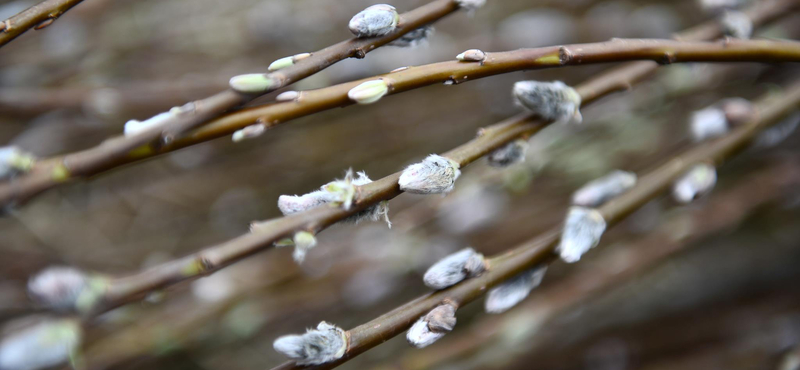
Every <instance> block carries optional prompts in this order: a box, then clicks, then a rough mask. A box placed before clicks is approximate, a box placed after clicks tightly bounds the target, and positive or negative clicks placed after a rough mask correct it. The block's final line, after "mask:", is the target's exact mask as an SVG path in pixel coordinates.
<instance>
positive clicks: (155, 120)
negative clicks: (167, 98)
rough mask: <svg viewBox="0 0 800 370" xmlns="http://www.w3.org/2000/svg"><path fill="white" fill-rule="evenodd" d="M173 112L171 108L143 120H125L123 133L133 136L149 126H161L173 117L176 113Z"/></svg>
mask: <svg viewBox="0 0 800 370" xmlns="http://www.w3.org/2000/svg"><path fill="white" fill-rule="evenodd" d="M179 109H180V108H179ZM173 112H175V111H172V110H171V111H170V112H162V113H159V114H156V115H155V116H152V117H150V118H148V119H146V120H144V121H137V120H135V119H132V120H130V121H128V122H125V128H124V134H125V136H133V135H136V134H138V133H140V132H143V131H146V130H148V129H150V128H153V127H159V126H163V125H164V124H166V123H167V121H169V120H170V119H171V118H173V117H175V115H176V113H173Z"/></svg>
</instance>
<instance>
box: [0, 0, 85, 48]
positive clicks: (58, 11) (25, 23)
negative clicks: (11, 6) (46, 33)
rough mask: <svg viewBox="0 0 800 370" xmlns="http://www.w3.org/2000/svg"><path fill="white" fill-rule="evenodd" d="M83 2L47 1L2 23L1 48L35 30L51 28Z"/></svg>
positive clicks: (67, 0) (78, 0)
mask: <svg viewBox="0 0 800 370" xmlns="http://www.w3.org/2000/svg"><path fill="white" fill-rule="evenodd" d="M82 1H83V0H45V1H42V2H41V3H39V4H36V5H34V6H32V7H30V8H28V9H25V11H23V12H22V13H19V14H17V15H15V16H13V17H11V18H8V19H6V20H5V21H3V23H0V47H2V46H3V45H5V44H7V43H9V42H11V40H13V39H15V38H16V37H17V36H19V35H21V34H23V33H25V31H27V30H29V29H31V28H33V29H36V30H40V29H42V28H45V27H47V26H49V25H50V24H51V23H53V21H55V20H56V19H57V18H58V17H60V16H61V15H62V14H64V13H66V12H67V10H70V9H71V8H72V7H73V6H75V5H78V4H80V3H81V2H82Z"/></svg>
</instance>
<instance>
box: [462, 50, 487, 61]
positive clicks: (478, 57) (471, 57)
mask: <svg viewBox="0 0 800 370" xmlns="http://www.w3.org/2000/svg"><path fill="white" fill-rule="evenodd" d="M456 59H458V60H460V61H462V62H483V61H484V59H486V53H484V52H483V51H482V50H478V49H469V50H467V51H464V52H463V53H461V54H458V55H456Z"/></svg>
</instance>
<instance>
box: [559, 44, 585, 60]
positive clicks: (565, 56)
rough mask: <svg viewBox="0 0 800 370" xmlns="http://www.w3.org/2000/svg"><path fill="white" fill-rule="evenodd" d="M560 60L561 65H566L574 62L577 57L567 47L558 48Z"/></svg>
mask: <svg viewBox="0 0 800 370" xmlns="http://www.w3.org/2000/svg"><path fill="white" fill-rule="evenodd" d="M558 58H559V59H560V60H561V64H564V65H566V64H569V63H571V62H572V61H573V59H574V58H575V55H574V54H573V53H572V51H570V50H569V49H568V48H567V47H566V46H562V47H560V48H558ZM576 62H580V60H576Z"/></svg>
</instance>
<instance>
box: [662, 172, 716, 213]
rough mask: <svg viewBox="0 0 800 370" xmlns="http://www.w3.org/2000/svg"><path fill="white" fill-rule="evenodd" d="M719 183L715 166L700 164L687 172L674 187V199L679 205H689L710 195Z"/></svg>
mask: <svg viewBox="0 0 800 370" xmlns="http://www.w3.org/2000/svg"><path fill="white" fill-rule="evenodd" d="M716 183H717V171H716V169H715V168H714V166H711V165H708V164H705V163H703V164H698V165H696V166H694V167H692V168H691V169H690V170H689V171H687V172H686V173H685V174H684V175H683V176H681V177H680V178H679V179H678V180H677V181H675V183H674V184H673V185H672V197H673V198H674V199H675V201H677V202H678V203H682V204H687V203H691V202H692V201H693V200H695V199H697V198H699V197H701V196H703V195H705V194H707V193H709V192H710V191H711V190H712V189H714V185H716Z"/></svg>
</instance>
